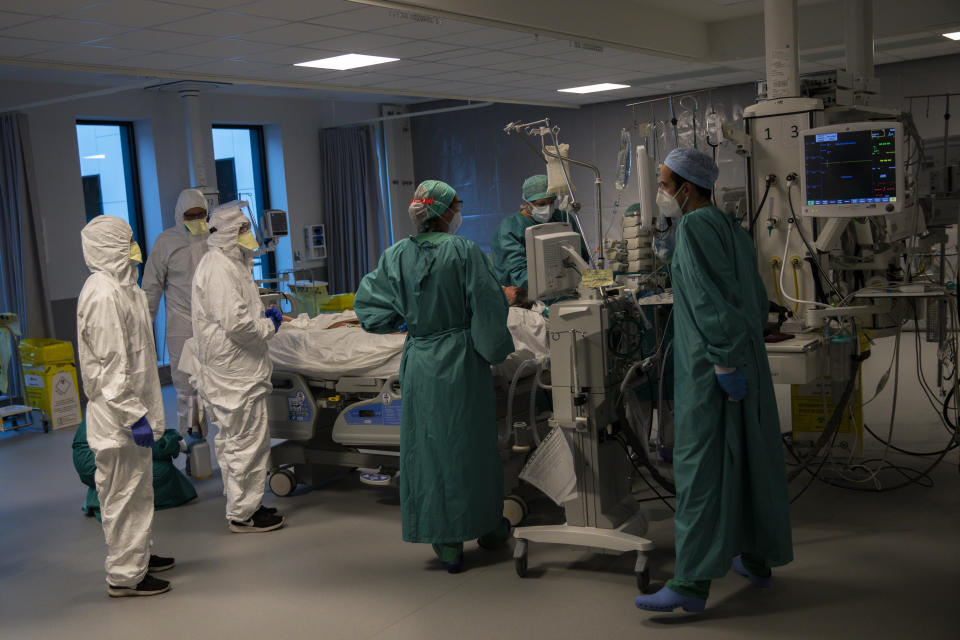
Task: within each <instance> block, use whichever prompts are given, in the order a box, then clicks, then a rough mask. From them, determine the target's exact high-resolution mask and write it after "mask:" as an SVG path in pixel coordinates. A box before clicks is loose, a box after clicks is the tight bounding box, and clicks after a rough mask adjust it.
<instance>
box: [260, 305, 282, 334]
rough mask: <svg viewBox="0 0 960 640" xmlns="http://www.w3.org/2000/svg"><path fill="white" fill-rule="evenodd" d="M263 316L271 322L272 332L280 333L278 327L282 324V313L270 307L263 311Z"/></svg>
mask: <svg viewBox="0 0 960 640" xmlns="http://www.w3.org/2000/svg"><path fill="white" fill-rule="evenodd" d="M263 315H265V316H266V317H268V318H270V319H271V320H273V332H274V333H276V332H277V331H280V325H281V324H283V313H281V312H280V309H277V308H276V307H270V308H269V309H266V310H264V312H263Z"/></svg>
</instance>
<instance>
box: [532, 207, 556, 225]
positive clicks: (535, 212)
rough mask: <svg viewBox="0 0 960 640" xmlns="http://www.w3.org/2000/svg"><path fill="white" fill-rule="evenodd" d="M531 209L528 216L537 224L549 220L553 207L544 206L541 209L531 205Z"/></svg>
mask: <svg viewBox="0 0 960 640" xmlns="http://www.w3.org/2000/svg"><path fill="white" fill-rule="evenodd" d="M531 206H532V207H533V209H531V211H530V215H531V216H533V219H534V220H536V221H537V222H539V223H541V224H542V223H544V222H546V221H547V220H549V219H550V216H552V215H553V205H549V204H545V205H543V206H542V207H538V206H536V205H531Z"/></svg>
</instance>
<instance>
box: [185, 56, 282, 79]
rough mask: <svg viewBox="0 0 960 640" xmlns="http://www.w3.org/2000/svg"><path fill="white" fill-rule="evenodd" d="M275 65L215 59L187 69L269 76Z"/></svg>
mask: <svg viewBox="0 0 960 640" xmlns="http://www.w3.org/2000/svg"><path fill="white" fill-rule="evenodd" d="M273 68H274V66H273V65H269V64H260V63H258V62H240V61H237V60H214V61H211V62H204V63H202V64H197V65H190V66H189V67H187V68H185V69H184V70H185V71H189V72H191V73H205V74H210V75H224V76H239V77H252V78H256V77H263V78H266V77H269V74H270V72H272V71H273Z"/></svg>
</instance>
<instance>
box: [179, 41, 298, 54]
mask: <svg viewBox="0 0 960 640" xmlns="http://www.w3.org/2000/svg"><path fill="white" fill-rule="evenodd" d="M277 49H279V47H278V46H277V45H275V44H267V43H264V42H250V41H249V40H240V39H237V38H218V39H216V40H207V41H206V42H201V43H200V44H194V45H190V46H187V47H181V48H179V49H178V50H177V53H182V54H185V55H188V56H190V55H198V56H204V57H207V58H238V57H241V56H244V57H245V56H250V55H254V54H257V53H265V52H267V51H276V50H277Z"/></svg>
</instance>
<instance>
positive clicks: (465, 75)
mask: <svg viewBox="0 0 960 640" xmlns="http://www.w3.org/2000/svg"><path fill="white" fill-rule="evenodd" d="M499 76H500V72H499V71H494V70H492V69H470V68H466V67H464V68H463V69H457V70H456V71H444V72H443V73H435V74H433V75H432V76H430V77H431V78H438V79H440V80H450V81H457V82H470V81H473V80H479V79H481V78H487V79H488V80H489V79H496V78H497V77H499Z"/></svg>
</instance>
